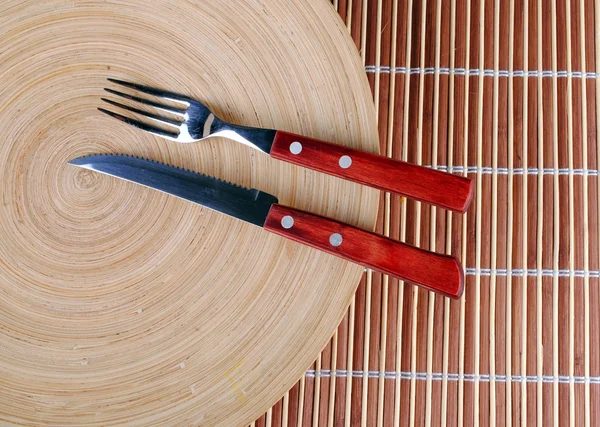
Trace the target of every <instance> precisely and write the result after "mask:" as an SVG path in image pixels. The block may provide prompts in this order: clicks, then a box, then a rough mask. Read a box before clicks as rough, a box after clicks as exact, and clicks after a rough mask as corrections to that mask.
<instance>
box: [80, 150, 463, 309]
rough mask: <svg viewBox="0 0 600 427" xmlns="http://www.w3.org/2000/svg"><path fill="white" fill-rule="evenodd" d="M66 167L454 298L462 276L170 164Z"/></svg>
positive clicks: (100, 160) (113, 162)
mask: <svg viewBox="0 0 600 427" xmlns="http://www.w3.org/2000/svg"><path fill="white" fill-rule="evenodd" d="M69 163H70V164H71V165H74V166H78V167H81V168H85V169H89V170H92V171H96V172H100V173H103V174H106V175H110V176H113V177H116V178H120V179H123V180H126V181H130V182H134V183H136V184H140V185H143V186H145V187H149V188H152V189H155V190H158V191H161V192H163V193H166V194H170V195H173V196H176V197H179V198H181V199H184V200H188V201H190V202H193V203H196V204H199V205H202V206H205V207H207V208H209V209H212V210H215V211H218V212H221V213H223V214H226V215H229V216H231V217H234V218H237V219H240V220H242V221H246V222H248V223H250V224H254V225H257V226H259V227H262V228H264V229H265V230H267V231H269V232H271V233H275V234H277V235H279V236H282V237H286V238H288V239H291V240H294V241H296V242H299V243H302V244H305V245H308V246H311V247H313V248H316V249H319V250H321V251H324V252H327V253H329V254H332V255H336V256H338V257H340V258H343V259H345V260H348V261H351V262H354V263H357V264H360V265H362V266H364V267H367V268H370V269H372V270H376V271H379V272H381V273H385V274H388V275H390V276H393V277H396V278H398V279H400V280H405V281H408V282H411V283H414V284H416V285H418V286H421V287H423V288H425V289H428V290H430V291H434V292H437V293H439V294H441V295H444V296H447V297H450V298H454V299H458V298H460V297H461V295H462V292H463V285H464V272H463V269H462V266H461V265H460V263H459V262H458V260H457V259H456V258H454V257H452V256H448V255H441V254H437V253H433V252H429V251H426V250H423V249H419V248H416V247H413V246H410V245H407V244H405V243H401V242H398V241H395V240H392V239H390V238H387V237H384V236H380V235H378V234H375V233H371V232H369V231H366V230H362V229H359V228H356V227H354V226H351V225H348V224H344V223H342V222H339V221H336V220H333V219H330V218H325V217H322V216H318V215H315V214H311V213H308V212H303V211H300V210H297V209H294V208H292V207H288V206H283V205H280V204H279V203H278V200H277V198H276V197H275V196H273V195H271V194H267V193H265V192H262V191H259V190H256V189H248V188H244V187H240V186H238V185H235V184H231V183H229V182H226V181H222V180H219V179H217V178H214V177H211V176H207V175H203V174H200V173H196V172H192V171H189V170H185V169H180V168H177V167H174V166H170V165H166V164H163V163H159V162H155V161H152V160H147V159H142V158H139V157H131V156H124V155H113V154H108V155H104V154H103V155H92V156H86V157H80V158H77V159H74V160H72V161H70V162H69Z"/></svg>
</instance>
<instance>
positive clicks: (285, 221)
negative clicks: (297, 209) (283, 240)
mask: <svg viewBox="0 0 600 427" xmlns="http://www.w3.org/2000/svg"><path fill="white" fill-rule="evenodd" d="M281 226H282V227H283V228H285V229H286V230H289V229H290V228H292V227H293V226H294V218H292V217H291V216H289V215H287V216H284V217H283V218H281Z"/></svg>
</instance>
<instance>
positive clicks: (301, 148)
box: [99, 79, 474, 213]
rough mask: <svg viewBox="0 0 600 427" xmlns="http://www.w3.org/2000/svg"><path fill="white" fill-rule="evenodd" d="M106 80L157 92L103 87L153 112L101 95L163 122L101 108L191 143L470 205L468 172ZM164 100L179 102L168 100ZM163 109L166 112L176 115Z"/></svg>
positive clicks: (435, 201)
mask: <svg viewBox="0 0 600 427" xmlns="http://www.w3.org/2000/svg"><path fill="white" fill-rule="evenodd" d="M108 80H109V81H110V82H112V83H115V84H117V85H120V86H124V87H127V88H129V89H133V90H134V91H136V92H140V93H142V94H145V95H152V96H154V97H157V98H158V99H159V100H160V101H153V100H150V99H148V98H146V97H141V96H136V95H131V94H127V93H124V92H120V91H117V90H114V89H110V88H105V90H106V91H107V92H108V93H110V94H112V95H115V96H117V97H120V98H124V99H127V100H129V101H134V102H137V103H140V104H143V105H145V106H146V107H151V108H153V109H154V110H156V111H155V112H154V113H151V112H148V111H144V110H141V109H138V108H135V107H131V106H129V105H125V104H122V103H120V102H117V101H113V100H111V99H107V98H102V100H103V101H104V102H106V103H108V104H110V105H112V106H113V107H117V108H119V109H122V110H125V111H129V112H131V113H135V114H138V115H141V116H144V117H146V118H147V119H150V120H151V121H152V122H154V123H156V124H158V125H161V126H162V127H158V126H153V125H150V124H147V123H145V122H142V121H140V120H137V119H135V118H132V117H128V116H125V115H123V114H119V113H115V112H113V111H110V110H107V109H105V108H99V110H100V111H101V112H103V113H105V114H108V115H109V116H111V117H114V118H116V119H119V120H121V121H122V122H124V123H127V124H129V125H132V126H135V127H136V128H139V129H141V130H144V131H146V132H149V133H151V134H154V135H157V136H159V137H162V138H165V139H168V140H171V141H175V142H179V143H192V142H197V141H202V140H204V139H206V138H209V137H215V136H220V137H225V138H228V139H231V140H234V141H237V142H240V143H242V144H245V145H248V146H250V147H252V148H255V149H257V150H260V151H262V152H264V153H266V154H269V155H270V156H271V157H273V158H275V159H278V160H282V161H286V162H289V163H292V164H295V165H299V166H303V167H306V168H310V169H313V170H317V171H320V172H324V173H327V174H329V175H334V176H337V177H340V178H343V179H346V180H349V181H353V182H356V183H359V184H363V185H366V186H370V187H374V188H377V189H379V190H383V191H387V192H390V193H396V194H399V195H401V196H404V197H407V198H411V199H415V200H418V201H421V202H425V203H429V204H432V205H436V206H439V207H442V208H445V209H449V210H453V211H456V212H460V213H464V212H465V211H466V210H467V208H468V207H469V204H470V203H471V200H472V198H473V189H474V186H473V182H472V180H470V179H468V178H466V177H462V176H456V175H451V174H448V173H444V172H440V171H438V170H434V169H431V168H426V167H423V166H418V165H414V164H411V163H407V162H402V161H398V160H393V159H390V158H388V157H384V156H378V155H375V154H371V153H366V152H363V151H359V150H354V149H351V148H348V147H344V146H340V145H335V144H331V143H328V142H324V141H319V140H316V139H312V138H308V137H305V136H302V135H296V134H293V133H288V132H284V131H281V130H273V129H260V128H253V127H247V126H241V125H237V124H233V123H228V122H226V121H224V120H221V119H219V118H218V117H217V116H216V115H215V114H214V113H212V112H211V110H210V109H209V108H208V107H206V106H205V105H204V104H202V103H201V102H199V101H196V100H194V99H192V98H189V97H187V96H185V95H181V94H178V93H173V92H167V91H164V90H161V89H156V88H153V87H149V86H144V85H140V84H136V83H130V82H126V81H122V80H116V79H108ZM165 101H166V102H171V103H173V104H176V105H177V106H176V107H174V106H171V105H167V104H166V103H165ZM159 113H167V114H170V115H172V116H173V117H174V118H169V117H166V116H165V115H164V114H159Z"/></svg>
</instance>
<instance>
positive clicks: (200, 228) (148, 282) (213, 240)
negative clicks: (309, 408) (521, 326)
mask: <svg viewBox="0 0 600 427" xmlns="http://www.w3.org/2000/svg"><path fill="white" fill-rule="evenodd" d="M0 16H2V19H1V20H0V34H1V36H0V182H1V183H2V186H1V193H0V373H1V374H0V421H1V422H3V423H8V424H19V425H47V424H61V425H78V426H83V425H89V426H93V425H97V426H100V425H103V426H108V425H122V424H128V425H140V426H141V425H143V426H151V425H208V426H218V425H223V426H232V425H241V424H243V423H246V422H249V421H252V420H253V419H254V418H255V417H257V416H258V415H260V413H261V412H263V411H264V410H266V409H267V408H268V407H269V406H270V405H271V404H273V403H274V402H275V401H276V400H277V399H278V398H279V397H280V396H281V395H282V394H283V393H284V392H285V391H286V390H287V389H288V388H289V387H291V386H292V385H293V383H294V382H295V381H296V380H297V379H298V378H299V377H300V376H301V375H302V373H303V371H304V370H305V369H306V368H308V366H309V364H310V363H311V362H312V361H313V360H314V358H315V357H316V356H317V355H318V352H319V351H320V350H321V349H322V348H323V347H324V346H325V344H326V343H327V340H328V339H329V338H330V336H331V335H332V333H333V331H334V329H335V328H336V327H337V325H338V322H339V321H340V320H341V318H342V316H343V314H344V312H345V310H346V308H347V306H348V304H349V302H350V300H351V297H352V295H353V292H354V291H355V288H356V285H357V283H358V281H359V278H360V276H361V273H362V268H361V267H358V266H356V265H353V264H349V263H347V262H344V261H342V260H340V259H337V258H335V257H333V256H328V255H325V254H321V253H319V252H317V251H315V250H312V249H309V248H306V247H303V246H301V245H298V244H295V243H293V242H288V241H285V240H284V239H282V238H280V237H278V236H275V235H271V234H269V233H267V232H265V231H263V230H261V229H259V228H257V227H253V226H251V225H246V224H243V223H241V222H237V221H235V220H232V219H229V218H227V217H225V216H223V215H220V214H217V213H213V212H210V211H208V210H205V209H202V208H200V207H198V206H194V205H192V204H190V203H186V202H183V201H180V200H176V199H174V198H171V197H168V196H165V195H162V194H159V193H157V192H153V191H150V190H146V189H144V188H140V187H137V186H135V185H133V184H128V183H124V182H120V181H118V180H116V179H112V178H108V177H103V176H98V175H96V174H93V173H91V172H86V171H83V170H78V169H76V168H73V167H69V166H67V165H66V162H67V161H68V160H69V159H72V158H74V157H76V156H81V155H85V154H90V153H108V152H113V153H124V154H134V155H140V156H144V157H148V158H151V159H155V160H160V161H165V162H168V163H171V164H175V165H179V166H183V167H187V168H191V169H195V170H200V171H203V172H205V173H209V174H214V175H216V176H219V177H223V178H227V179H229V180H231V181H234V182H237V183H239V184H243V185H247V186H249V185H251V186H254V187H256V188H259V189H262V190H265V191H269V192H271V193H273V194H276V195H278V196H279V198H280V200H281V202H282V203H285V204H288V205H291V206H294V207H296V208H299V209H302V210H307V211H312V212H315V213H317V214H321V215H327V216H330V217H333V218H336V219H339V220H343V221H346V222H349V223H351V224H355V225H358V226H361V227H364V228H367V229H372V228H373V227H374V224H375V220H376V212H377V205H378V192H377V191H374V190H369V189H367V188H365V187H361V186H359V185H355V184H352V183H348V182H344V181H342V180H339V179H336V178H331V177H328V176H325V175H323V174H320V173H316V172H311V171H308V170H305V169H302V168H298V167H293V166H289V165H287V164H284V163H282V162H278V161H276V160H273V159H270V158H268V157H267V156H265V155H262V154H260V153H258V152H253V151H251V149H249V148H247V147H243V146H241V145H239V144H236V143H233V142H229V141H225V140H213V141H210V142H204V143H199V144H192V145H187V146H185V145H177V144H173V143H167V142H165V141H164V140H160V139H158V138H155V137H153V136H150V135H146V134H144V133H142V132H139V131H137V130H135V129H133V128H129V127H127V126H125V125H122V124H120V123H118V122H116V121H114V120H111V119H110V118H109V117H106V116H104V115H102V114H101V113H100V112H98V111H97V110H96V109H97V107H99V106H100V105H101V101H100V97H101V96H103V95H104V92H103V88H104V87H105V86H106V85H107V81H106V78H107V77H115V78H123V79H128V80H134V81H137V82H140V83H145V84H151V85H154V86H159V87H162V88H165V89H170V90H174V91H178V92H182V93H185V94H187V95H190V96H193V97H196V98H198V99H200V100H202V101H204V102H206V103H207V104H208V105H210V106H211V107H212V108H213V109H214V110H215V111H216V112H217V113H218V114H219V115H221V116H222V117H223V118H225V119H229V120H231V121H234V122H239V123H244V124H248V125H256V126H265V127H273V128H279V129H284V130H287V131H290V132H296V133H303V134H307V135H309V136H311V137H315V138H321V139H326V140H330V141H333V142H335V143H338V144H345V145H348V146H352V147H356V148H360V149H363V150H366V151H370V152H377V151H378V142H377V141H378V137H377V129H376V120H375V114H374V107H373V103H372V98H371V94H370V90H369V87H368V83H367V81H366V77H365V74H364V70H363V69H362V66H361V63H360V60H359V57H358V55H357V52H356V49H355V47H354V45H353V43H352V41H351V40H350V38H349V36H348V34H347V31H346V29H345V28H344V26H343V23H342V22H341V21H340V19H339V18H338V17H337V15H336V14H335V12H334V10H333V9H332V8H331V5H330V4H328V3H327V2H325V1H323V0H310V1H306V0H296V1H290V0H261V1H247V2H239V1H237V0H219V1H210V2H206V1H197V0H187V1H186V0H151V1H149V0H143V1H142V0H120V1H110V0H108V1H100V0H98V1H79V0H70V1H65V0H47V1H43V2H40V1H37V0H25V1H24V0H7V1H3V2H2V4H1V5H0Z"/></svg>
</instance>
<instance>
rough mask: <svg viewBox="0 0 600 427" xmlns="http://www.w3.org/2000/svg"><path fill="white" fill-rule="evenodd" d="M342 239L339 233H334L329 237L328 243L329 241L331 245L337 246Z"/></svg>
mask: <svg viewBox="0 0 600 427" xmlns="http://www.w3.org/2000/svg"><path fill="white" fill-rule="evenodd" d="M343 241H344V239H343V238H342V235H341V234H339V233H334V234H332V235H331V237H330V238H329V243H331V246H335V247H336V248H337V247H338V246H340V245H341V244H342V242H343Z"/></svg>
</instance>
